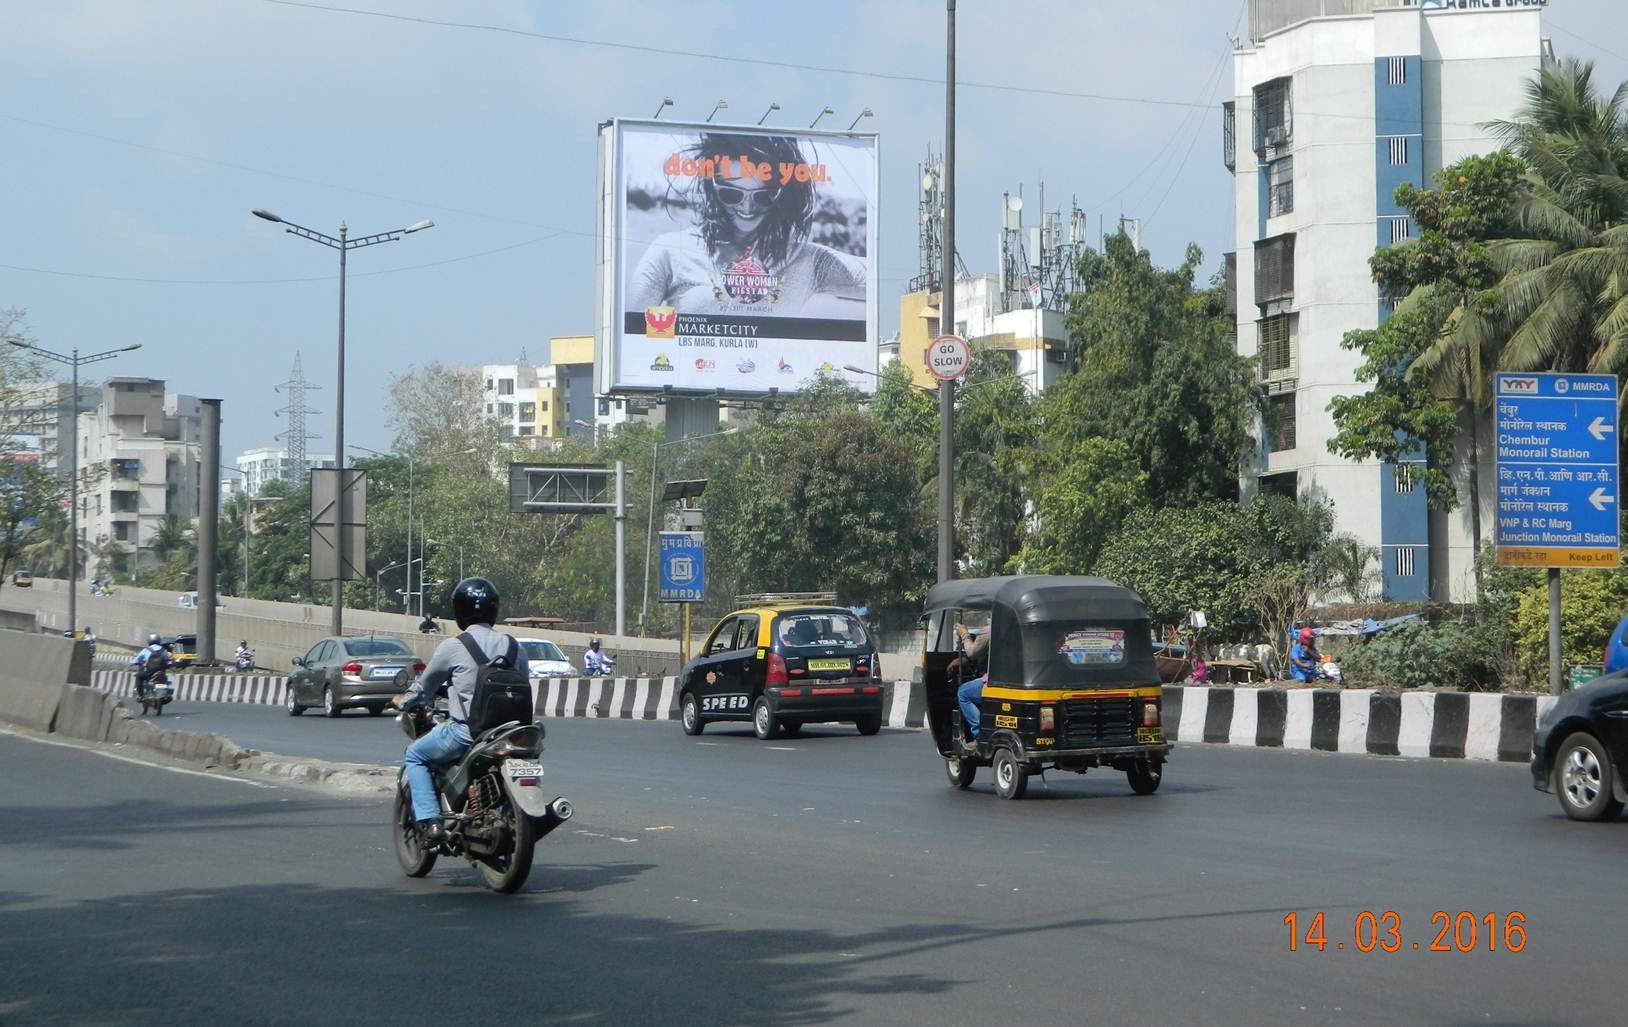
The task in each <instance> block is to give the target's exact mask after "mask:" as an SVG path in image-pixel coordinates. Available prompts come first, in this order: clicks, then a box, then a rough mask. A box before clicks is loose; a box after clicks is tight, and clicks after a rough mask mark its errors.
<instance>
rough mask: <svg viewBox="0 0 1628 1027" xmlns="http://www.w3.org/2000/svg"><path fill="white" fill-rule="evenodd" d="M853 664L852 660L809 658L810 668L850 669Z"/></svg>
mask: <svg viewBox="0 0 1628 1027" xmlns="http://www.w3.org/2000/svg"><path fill="white" fill-rule="evenodd" d="M852 666H853V661H851V660H809V661H808V669H809V670H848V669H849V668H851V667H852Z"/></svg>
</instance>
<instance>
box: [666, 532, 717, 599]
mask: <svg viewBox="0 0 1628 1027" xmlns="http://www.w3.org/2000/svg"><path fill="white" fill-rule="evenodd" d="M659 552H660V554H661V570H660V573H659V574H658V575H657V580H656V591H657V598H658V599H660V601H661V602H664V603H699V602H700V601H701V600H702V598H703V597H704V596H705V595H706V591H707V559H706V549H705V547H704V546H703V545H702V541H701V532H699V531H664V532H661V533H660V548H659Z"/></svg>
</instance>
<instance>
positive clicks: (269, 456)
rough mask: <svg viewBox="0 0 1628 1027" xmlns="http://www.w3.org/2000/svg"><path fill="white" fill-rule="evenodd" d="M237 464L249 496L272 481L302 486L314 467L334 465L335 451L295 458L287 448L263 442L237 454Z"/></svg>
mask: <svg viewBox="0 0 1628 1027" xmlns="http://www.w3.org/2000/svg"><path fill="white" fill-rule="evenodd" d="M236 465H237V469H238V471H239V472H240V473H241V474H242V475H243V480H242V483H241V488H242V489H243V491H244V492H247V493H248V494H249V496H250V498H254V497H257V496H259V495H260V493H261V492H262V491H263V490H264V489H265V487H266V486H267V485H268V484H270V483H271V482H273V481H285V482H287V483H288V484H290V485H292V486H294V487H295V488H299V487H300V486H301V485H304V484H305V482H306V479H307V478H309V477H310V476H311V470H312V468H315V467H332V466H333V465H334V458H333V455H332V454H331V453H330V454H317V455H316V456H310V455H307V456H306V458H305V459H304V460H303V461H300V460H295V459H294V458H293V457H291V456H289V454H288V450H286V449H278V448H275V447H271V446H261V447H260V448H258V449H247V450H244V451H243V452H241V453H239V454H238V455H237V460H236ZM221 487H222V490H223V491H222V495H223V496H225V495H227V494H228V493H226V492H225V491H224V490H225V488H226V485H225V483H224V482H223V483H222V486H221Z"/></svg>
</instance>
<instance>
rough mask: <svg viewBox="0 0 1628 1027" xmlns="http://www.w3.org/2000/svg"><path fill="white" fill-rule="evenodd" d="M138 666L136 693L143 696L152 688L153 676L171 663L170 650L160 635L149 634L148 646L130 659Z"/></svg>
mask: <svg viewBox="0 0 1628 1027" xmlns="http://www.w3.org/2000/svg"><path fill="white" fill-rule="evenodd" d="M130 662H131V663H133V664H134V665H135V667H136V695H137V696H143V695H146V694H147V693H148V691H150V690H151V689H152V680H153V676H154V675H155V674H157V673H158V672H159V671H161V670H163V669H164V668H165V667H168V666H169V665H170V652H169V650H168V649H166V648H164V643H163V642H161V641H160V640H159V638H158V636H157V635H156V634H155V635H148V636H147V647H146V648H145V649H143V650H141V651H140V652H138V653H137V654H136V655H135V658H134V659H132V660H131V661H130Z"/></svg>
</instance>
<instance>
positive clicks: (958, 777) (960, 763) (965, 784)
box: [944, 756, 978, 791]
mask: <svg viewBox="0 0 1628 1027" xmlns="http://www.w3.org/2000/svg"><path fill="white" fill-rule="evenodd" d="M977 773H978V768H977V767H976V766H974V765H973V764H972V763H970V762H968V761H966V760H964V759H961V758H960V757H958V756H948V757H945V759H944V775H945V776H946V777H948V778H949V779H950V786H951V787H952V788H958V789H961V790H962V791H965V790H966V789H968V788H970V787H972V779H973V777H974V775H976V774H977Z"/></svg>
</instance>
